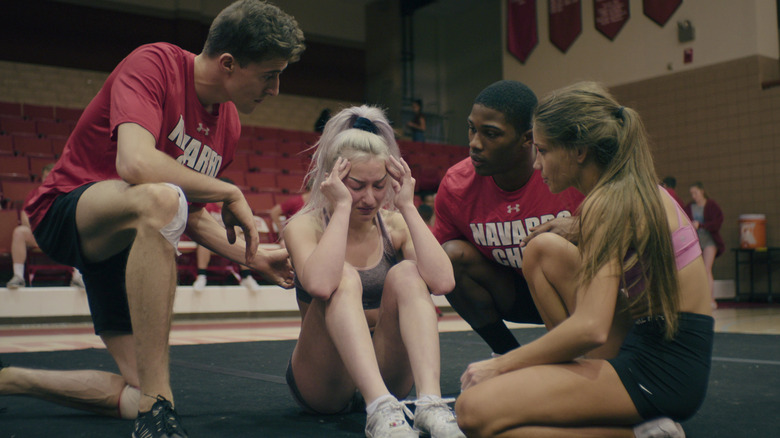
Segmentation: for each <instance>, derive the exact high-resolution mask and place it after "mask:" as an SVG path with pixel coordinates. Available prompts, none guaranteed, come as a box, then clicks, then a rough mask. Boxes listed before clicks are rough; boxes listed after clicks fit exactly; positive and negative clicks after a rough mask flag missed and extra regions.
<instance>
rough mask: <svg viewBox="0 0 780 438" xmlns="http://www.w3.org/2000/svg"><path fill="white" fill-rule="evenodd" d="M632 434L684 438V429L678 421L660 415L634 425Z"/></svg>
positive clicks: (654, 437) (646, 437) (644, 436)
mask: <svg viewBox="0 0 780 438" xmlns="http://www.w3.org/2000/svg"><path fill="white" fill-rule="evenodd" d="M634 436H635V437H636V438H685V431H684V430H683V428H682V425H680V423H677V422H675V421H673V420H672V419H671V418H669V417H660V418H656V419H654V420H650V421H645V422H644V423H641V424H639V425H638V426H636V427H634Z"/></svg>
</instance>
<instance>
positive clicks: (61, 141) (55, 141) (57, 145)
mask: <svg viewBox="0 0 780 438" xmlns="http://www.w3.org/2000/svg"><path fill="white" fill-rule="evenodd" d="M49 140H51V151H52V152H54V156H56V157H60V156H62V151H63V150H64V149H65V143H67V142H68V137H63V136H61V135H56V136H54V135H53V136H51V137H49Z"/></svg>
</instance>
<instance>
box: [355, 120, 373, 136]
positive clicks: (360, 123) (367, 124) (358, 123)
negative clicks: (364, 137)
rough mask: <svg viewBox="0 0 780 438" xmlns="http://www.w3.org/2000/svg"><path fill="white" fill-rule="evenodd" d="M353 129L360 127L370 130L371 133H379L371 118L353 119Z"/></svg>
mask: <svg viewBox="0 0 780 438" xmlns="http://www.w3.org/2000/svg"><path fill="white" fill-rule="evenodd" d="M352 127H353V128H355V129H360V130H363V131H366V132H370V133H372V134H379V129H377V127H376V125H375V124H374V122H372V121H371V120H368V119H367V118H365V117H358V118H357V120H355V124H354V125H352Z"/></svg>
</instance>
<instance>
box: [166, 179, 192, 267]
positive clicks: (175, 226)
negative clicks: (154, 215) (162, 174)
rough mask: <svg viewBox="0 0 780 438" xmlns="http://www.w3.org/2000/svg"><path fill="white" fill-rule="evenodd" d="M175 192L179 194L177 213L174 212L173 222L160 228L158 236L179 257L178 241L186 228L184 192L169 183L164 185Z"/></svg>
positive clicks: (185, 199)
mask: <svg viewBox="0 0 780 438" xmlns="http://www.w3.org/2000/svg"><path fill="white" fill-rule="evenodd" d="M165 185H167V186H170V187H172V188H174V189H175V190H176V192H178V194H179V211H177V212H176V216H174V218H173V220H171V221H170V222H169V223H168V224H167V225H166V226H164V227H162V228H160V234H162V235H163V237H165V240H167V241H168V242H170V244H171V245H173V249H174V250H176V255H181V252H179V239H180V238H181V235H182V234H184V229H185V228H186V227H187V197H186V196H184V192H183V191H182V190H181V188H180V187H179V186H175V185H173V184H170V183H165Z"/></svg>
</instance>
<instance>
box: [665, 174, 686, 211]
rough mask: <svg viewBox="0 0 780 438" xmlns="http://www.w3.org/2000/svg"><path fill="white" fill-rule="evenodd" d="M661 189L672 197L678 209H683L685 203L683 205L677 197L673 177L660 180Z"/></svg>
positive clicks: (675, 179)
mask: <svg viewBox="0 0 780 438" xmlns="http://www.w3.org/2000/svg"><path fill="white" fill-rule="evenodd" d="M661 187H663V188H665V189H666V191H667V192H669V194H670V195H672V198H674V200H675V201H677V203H678V204H680V207H685V203H683V201H682V199H680V196H678V195H677V191H676V190H675V189H674V188H675V187H677V178H675V177H673V176H667V177H666V178H664V179H662V180H661Z"/></svg>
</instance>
